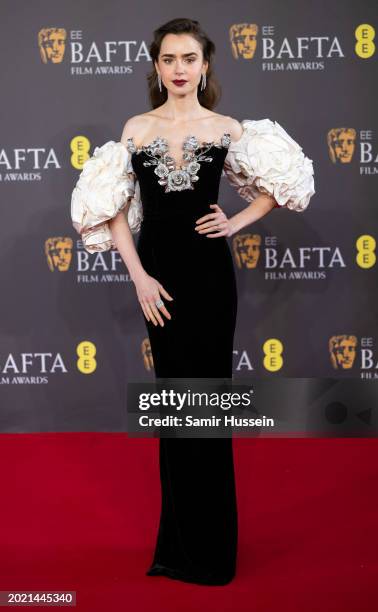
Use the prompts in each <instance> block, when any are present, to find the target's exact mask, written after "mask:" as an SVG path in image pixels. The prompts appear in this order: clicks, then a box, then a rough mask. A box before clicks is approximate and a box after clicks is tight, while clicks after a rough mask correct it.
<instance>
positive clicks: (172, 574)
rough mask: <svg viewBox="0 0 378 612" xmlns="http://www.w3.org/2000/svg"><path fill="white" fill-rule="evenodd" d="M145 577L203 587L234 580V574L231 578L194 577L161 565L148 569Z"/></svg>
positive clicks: (221, 584) (222, 584)
mask: <svg viewBox="0 0 378 612" xmlns="http://www.w3.org/2000/svg"><path fill="white" fill-rule="evenodd" d="M146 576H166V577H167V578H172V579H173V580H181V581H183V582H190V583H194V584H199V585H203V586H206V585H207V586H224V585H226V584H228V583H229V582H231V580H232V579H233V578H234V576H235V574H234V573H233V574H232V575H231V576H218V577H216V576H208V577H205V576H203V577H201V576H194V575H189V574H186V573H184V572H182V571H180V570H178V569H172V568H171V567H167V566H165V565H161V564H160V563H155V564H154V565H152V566H151V567H150V569H149V570H148V571H147V572H146Z"/></svg>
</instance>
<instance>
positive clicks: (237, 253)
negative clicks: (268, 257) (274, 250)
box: [232, 234, 261, 269]
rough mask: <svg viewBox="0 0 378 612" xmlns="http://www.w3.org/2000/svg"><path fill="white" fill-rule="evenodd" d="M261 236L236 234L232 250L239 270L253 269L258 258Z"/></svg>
mask: <svg viewBox="0 0 378 612" xmlns="http://www.w3.org/2000/svg"><path fill="white" fill-rule="evenodd" d="M260 246H261V236H259V235H258V234H236V236H234V238H233V240H232V248H233V253H234V258H235V261H236V265H237V266H238V268H239V269H241V268H248V269H251V268H252V269H255V268H256V266H257V262H258V260H259V257H260Z"/></svg>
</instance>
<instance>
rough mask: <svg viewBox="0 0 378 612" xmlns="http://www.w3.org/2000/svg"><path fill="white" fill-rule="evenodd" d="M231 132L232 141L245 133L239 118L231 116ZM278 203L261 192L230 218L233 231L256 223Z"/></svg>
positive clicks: (232, 232) (233, 232)
mask: <svg viewBox="0 0 378 612" xmlns="http://www.w3.org/2000/svg"><path fill="white" fill-rule="evenodd" d="M228 129H229V132H230V136H231V140H232V141H236V140H239V138H241V136H242V134H243V126H242V125H241V123H240V122H239V121H238V120H237V119H233V118H232V117H230V118H229V128H228ZM275 205H276V200H275V199H274V198H273V196H270V195H268V194H263V193H262V194H261V195H259V196H257V198H255V199H254V200H253V202H251V203H250V204H249V205H248V206H247V207H246V208H244V209H243V210H241V211H240V212H238V213H236V214H235V215H233V216H232V217H230V218H229V222H230V225H231V233H230V234H229V235H230V236H232V234H235V233H236V232H239V231H240V230H241V229H243V227H246V226H247V225H250V224H251V223H255V221H258V220H259V219H261V218H262V217H264V216H265V215H266V214H267V213H268V212H270V211H271V210H272V209H273V208H274V207H275Z"/></svg>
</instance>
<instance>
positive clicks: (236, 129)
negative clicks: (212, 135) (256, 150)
mask: <svg viewBox="0 0 378 612" xmlns="http://www.w3.org/2000/svg"><path fill="white" fill-rule="evenodd" d="M226 119H227V130H226V131H227V132H228V133H229V134H230V136H231V140H232V141H235V140H239V138H240V137H241V135H242V134H243V126H242V124H241V123H240V121H238V120H237V119H234V118H233V117H226Z"/></svg>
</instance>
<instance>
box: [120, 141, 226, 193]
mask: <svg viewBox="0 0 378 612" xmlns="http://www.w3.org/2000/svg"><path fill="white" fill-rule="evenodd" d="M230 143H231V137H230V134H229V133H228V132H224V133H223V135H222V136H221V138H220V140H219V142H218V141H215V140H213V141H211V142H206V141H202V142H200V141H199V140H198V139H197V137H196V136H192V135H188V136H187V137H186V138H185V139H184V141H183V145H182V149H183V161H184V163H182V164H181V165H180V166H179V167H177V165H176V162H175V160H174V158H173V157H172V155H171V154H170V151H169V145H168V141H167V139H166V138H164V137H162V136H158V137H156V138H155V139H154V140H153V141H152V142H151V143H149V144H146V145H142V146H140V147H137V146H136V145H135V142H134V139H133V138H128V139H127V148H128V150H129V151H130V153H132V154H134V155H135V156H136V155H140V154H144V155H145V159H143V162H142V163H143V166H145V167H148V166H153V167H154V175H155V176H156V177H157V179H156V180H157V183H158V184H159V185H161V186H163V187H164V192H165V193H168V192H170V191H183V190H186V189H194V185H195V183H196V182H197V181H198V180H199V170H200V168H201V164H203V163H210V162H212V161H213V159H214V155H212V154H211V152H212V150H214V149H217V148H218V149H225V150H227V149H228V147H229V145H230Z"/></svg>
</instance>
